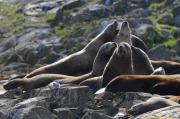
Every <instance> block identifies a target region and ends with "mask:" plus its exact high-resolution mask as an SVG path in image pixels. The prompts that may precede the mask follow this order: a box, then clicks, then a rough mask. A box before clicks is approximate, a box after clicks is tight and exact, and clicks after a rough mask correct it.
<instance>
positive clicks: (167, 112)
mask: <svg viewBox="0 0 180 119" xmlns="http://www.w3.org/2000/svg"><path fill="white" fill-rule="evenodd" d="M179 111H180V106H169V107H165V108H162V109H158V110H154V111H152V112H148V113H145V114H142V115H140V116H138V117H136V118H133V119H152V118H165V119H168V118H170V119H179V118H180V113H179Z"/></svg>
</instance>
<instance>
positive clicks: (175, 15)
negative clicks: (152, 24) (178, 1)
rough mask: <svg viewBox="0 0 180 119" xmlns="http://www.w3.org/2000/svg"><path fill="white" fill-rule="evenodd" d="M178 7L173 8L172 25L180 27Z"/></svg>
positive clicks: (179, 6)
mask: <svg viewBox="0 0 180 119" xmlns="http://www.w3.org/2000/svg"><path fill="white" fill-rule="evenodd" d="M179 11H180V5H178V6H176V7H174V8H173V16H174V24H175V25H176V26H180V13H179Z"/></svg>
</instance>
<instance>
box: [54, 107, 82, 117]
mask: <svg viewBox="0 0 180 119" xmlns="http://www.w3.org/2000/svg"><path fill="white" fill-rule="evenodd" d="M54 113H55V114H56V115H57V117H58V119H79V118H80V117H81V111H80V110H79V109H78V108H57V109H54Z"/></svg>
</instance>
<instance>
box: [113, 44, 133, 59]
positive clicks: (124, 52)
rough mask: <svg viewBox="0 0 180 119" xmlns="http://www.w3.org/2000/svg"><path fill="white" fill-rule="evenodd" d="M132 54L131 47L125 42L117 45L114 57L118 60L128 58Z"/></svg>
mask: <svg viewBox="0 0 180 119" xmlns="http://www.w3.org/2000/svg"><path fill="white" fill-rule="evenodd" d="M131 54H132V51H131V46H130V45H129V44H128V43H126V42H122V43H120V44H119V45H118V47H117V49H116V55H117V57H118V58H123V57H124V58H125V57H126V58H128V57H129V58H130V57H131Z"/></svg>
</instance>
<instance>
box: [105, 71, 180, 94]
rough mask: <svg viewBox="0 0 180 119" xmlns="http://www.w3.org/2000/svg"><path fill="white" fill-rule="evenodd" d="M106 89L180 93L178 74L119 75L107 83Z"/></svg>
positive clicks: (113, 90)
mask: <svg viewBox="0 0 180 119" xmlns="http://www.w3.org/2000/svg"><path fill="white" fill-rule="evenodd" d="M106 91H111V92H147V93H152V94H160V95H180V75H121V76H118V77H116V78H114V79H113V80H112V81H111V82H109V83H108V85H107V86H106Z"/></svg>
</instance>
